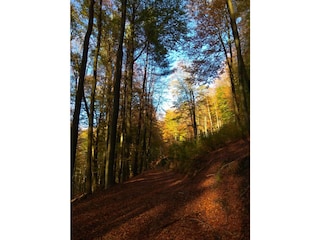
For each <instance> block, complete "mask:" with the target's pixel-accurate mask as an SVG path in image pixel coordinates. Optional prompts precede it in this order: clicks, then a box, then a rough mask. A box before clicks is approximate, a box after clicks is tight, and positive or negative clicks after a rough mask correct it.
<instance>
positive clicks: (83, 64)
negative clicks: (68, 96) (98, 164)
mask: <svg viewBox="0 0 320 240" xmlns="http://www.w3.org/2000/svg"><path fill="white" fill-rule="evenodd" d="M94 3H95V1H94V0H90V6H89V21H88V28H87V32H86V35H85V37H84V44H83V53H82V59H81V66H80V72H79V83H78V88H77V93H76V99H75V110H74V114H73V120H72V125H71V180H72V176H73V171H74V165H75V159H76V152H77V142H78V127H79V117H80V109H81V102H82V99H83V96H84V79H85V74H86V67H87V59H88V51H89V40H90V36H91V33H92V28H93V18H94Z"/></svg>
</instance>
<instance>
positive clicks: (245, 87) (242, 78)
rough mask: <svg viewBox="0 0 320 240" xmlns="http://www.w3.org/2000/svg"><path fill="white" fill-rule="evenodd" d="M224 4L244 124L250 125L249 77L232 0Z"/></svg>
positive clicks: (227, 0)
mask: <svg viewBox="0 0 320 240" xmlns="http://www.w3.org/2000/svg"><path fill="white" fill-rule="evenodd" d="M226 4H227V8H228V11H229V16H230V22H231V29H232V34H233V38H234V41H235V46H236V50H237V62H238V75H239V76H238V77H239V88H240V92H241V94H240V95H241V99H242V102H243V110H244V119H245V124H247V125H250V116H249V105H248V99H247V96H248V94H247V92H248V93H249V92H250V83H249V78H248V76H247V72H246V68H245V65H244V61H243V58H242V54H241V46H240V38H239V33H238V28H237V24H236V19H235V14H234V9H233V5H232V0H226Z"/></svg>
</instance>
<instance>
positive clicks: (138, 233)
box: [71, 140, 250, 240]
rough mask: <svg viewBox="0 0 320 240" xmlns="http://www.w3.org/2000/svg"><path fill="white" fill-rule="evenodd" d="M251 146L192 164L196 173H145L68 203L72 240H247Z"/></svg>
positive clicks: (236, 146) (238, 144)
mask: <svg viewBox="0 0 320 240" xmlns="http://www.w3.org/2000/svg"><path fill="white" fill-rule="evenodd" d="M249 145H250V143H249V142H245V141H243V140H239V141H235V142H232V143H229V144H228V145H227V146H225V147H222V148H220V149H218V150H215V151H213V152H210V153H208V154H206V155H204V156H203V157H201V158H199V159H198V160H197V163H198V164H197V166H196V168H197V169H198V171H197V173H196V174H194V175H192V176H184V175H181V174H178V173H176V172H173V171H165V170H149V171H146V172H144V173H143V174H141V175H139V176H137V177H134V178H131V179H130V180H129V181H127V182H125V183H123V184H118V185H116V186H114V187H112V188H110V189H108V190H106V191H100V192H97V193H95V194H93V195H90V196H88V197H86V198H84V199H80V200H77V201H75V202H73V203H72V205H71V211H72V216H71V220H72V228H71V231H72V239H73V240H77V239H83V240H91V239H96V240H98V239H105V240H107V239H108V240H118V239H123V240H124V239H137V240H140V239H155V240H156V239H174V240H180V239H181V240H185V239H197V240H198V239H214V240H219V239H221V240H222V239H225V240H233V239H234V240H240V239H250V207H249V206H250V163H249V161H250V160H249V159H250V146H249Z"/></svg>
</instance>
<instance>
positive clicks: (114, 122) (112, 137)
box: [106, 0, 127, 187]
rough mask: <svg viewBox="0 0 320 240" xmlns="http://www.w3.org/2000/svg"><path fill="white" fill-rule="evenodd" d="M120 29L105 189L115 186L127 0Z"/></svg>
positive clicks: (124, 1) (123, 5)
mask: <svg viewBox="0 0 320 240" xmlns="http://www.w3.org/2000/svg"><path fill="white" fill-rule="evenodd" d="M121 2H122V3H121V28H120V37H119V47H118V52H117V60H116V74H115V81H114V88H113V95H114V100H113V110H112V122H111V132H110V152H109V161H108V176H107V178H106V179H107V184H106V187H110V186H112V185H114V184H115V178H114V163H115V151H116V137H117V125H118V113H119V100H120V83H121V71H122V57H123V38H124V32H125V24H126V10H127V0H122V1H121Z"/></svg>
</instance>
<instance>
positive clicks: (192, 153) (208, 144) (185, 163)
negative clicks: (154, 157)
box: [167, 124, 242, 174]
mask: <svg viewBox="0 0 320 240" xmlns="http://www.w3.org/2000/svg"><path fill="white" fill-rule="evenodd" d="M241 137H242V132H241V130H240V129H238V128H237V127H236V126H235V125H231V124H230V125H224V126H223V127H222V128H221V129H220V130H219V131H217V132H214V133H211V134H208V136H202V137H200V138H199V139H197V140H190V141H184V142H176V143H173V144H171V145H170V147H169V154H168V158H169V161H168V162H167V164H168V165H170V166H167V167H169V168H172V169H174V170H177V171H178V172H181V173H185V174H191V173H193V172H194V171H195V169H194V166H195V162H196V160H197V159H199V157H201V156H202V155H204V154H206V153H208V152H210V151H213V150H216V149H218V148H220V147H223V146H225V145H226V144H228V143H230V142H232V141H234V140H237V139H240V138H241Z"/></svg>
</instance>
